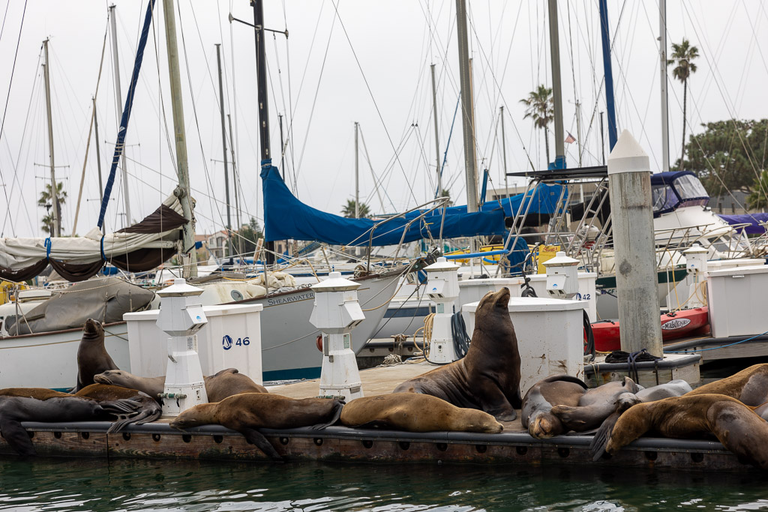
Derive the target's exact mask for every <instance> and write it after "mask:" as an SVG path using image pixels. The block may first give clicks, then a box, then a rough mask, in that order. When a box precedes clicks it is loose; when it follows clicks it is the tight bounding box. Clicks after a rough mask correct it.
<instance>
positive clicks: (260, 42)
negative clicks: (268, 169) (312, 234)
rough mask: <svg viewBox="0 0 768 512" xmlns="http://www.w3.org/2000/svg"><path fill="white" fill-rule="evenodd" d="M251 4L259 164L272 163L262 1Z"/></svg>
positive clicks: (270, 253)
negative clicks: (257, 111) (257, 110)
mask: <svg viewBox="0 0 768 512" xmlns="http://www.w3.org/2000/svg"><path fill="white" fill-rule="evenodd" d="M251 5H253V24H254V25H255V28H256V30H254V34H255V37H256V69H257V83H258V85H257V95H258V101H259V141H260V142H261V166H262V167H264V166H266V165H271V164H272V153H271V151H270V148H269V104H268V103H267V58H266V51H265V48H264V37H263V35H264V3H263V2H262V0H251ZM266 247H267V263H268V264H272V263H274V262H275V252H274V251H275V243H274V242H267V243H266Z"/></svg>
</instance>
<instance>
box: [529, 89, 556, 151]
mask: <svg viewBox="0 0 768 512" xmlns="http://www.w3.org/2000/svg"><path fill="white" fill-rule="evenodd" d="M520 103H522V104H524V105H525V106H526V107H527V108H526V109H525V115H524V116H523V119H527V118H529V117H530V118H531V119H533V125H534V126H535V127H536V128H541V129H542V131H543V132H544V145H545V147H546V150H547V162H549V137H547V126H549V123H551V122H552V121H554V120H555V100H554V98H553V97H552V89H548V88H547V87H545V86H544V85H539V87H538V88H537V89H536V90H535V91H531V92H530V93H529V94H528V97H527V98H523V99H522V100H520Z"/></svg>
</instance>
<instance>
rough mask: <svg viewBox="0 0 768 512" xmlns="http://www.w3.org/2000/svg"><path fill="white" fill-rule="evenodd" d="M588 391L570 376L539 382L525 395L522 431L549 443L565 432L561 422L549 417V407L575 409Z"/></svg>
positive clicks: (578, 380) (553, 376)
mask: <svg viewBox="0 0 768 512" xmlns="http://www.w3.org/2000/svg"><path fill="white" fill-rule="evenodd" d="M586 391H587V385H586V384H584V382H583V381H582V380H581V379H577V378H576V377H572V376H570V375H564V374H557V375H550V376H549V377H547V378H545V379H542V380H540V381H539V382H537V383H536V384H534V385H533V386H531V389H529V390H528V392H527V393H526V394H525V398H523V407H522V411H521V417H520V420H521V423H522V425H523V428H526V429H528V433H529V434H530V435H531V436H532V437H535V438H536V439H549V438H550V437H554V436H559V435H560V434H564V433H565V432H566V429H565V426H564V425H563V423H562V422H561V421H560V418H558V417H557V416H555V415H554V414H552V407H553V406H556V405H568V406H571V407H575V406H577V405H579V400H581V397H582V396H584V393H586Z"/></svg>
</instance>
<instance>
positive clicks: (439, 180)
mask: <svg viewBox="0 0 768 512" xmlns="http://www.w3.org/2000/svg"><path fill="white" fill-rule="evenodd" d="M429 69H430V71H431V72H432V115H433V118H434V120H435V162H436V164H435V165H436V167H435V169H436V170H437V194H435V197H438V196H440V195H441V194H442V193H443V177H442V175H441V173H440V133H439V131H438V127H437V88H436V87H435V65H434V64H431V65H430V66H429Z"/></svg>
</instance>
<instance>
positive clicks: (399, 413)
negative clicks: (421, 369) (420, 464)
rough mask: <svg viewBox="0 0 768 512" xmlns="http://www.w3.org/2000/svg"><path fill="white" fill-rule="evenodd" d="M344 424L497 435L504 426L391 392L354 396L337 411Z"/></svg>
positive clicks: (418, 397) (466, 411)
mask: <svg viewBox="0 0 768 512" xmlns="http://www.w3.org/2000/svg"><path fill="white" fill-rule="evenodd" d="M340 420H341V424H342V425H344V426H347V427H358V428H384V429H393V430H405V431H408V432H442V431H449V432H481V433H486V434H498V433H499V432H501V431H502V430H503V429H504V427H503V426H502V425H501V423H499V422H497V421H496V419H495V418H494V417H493V416H491V415H490V414H488V413H486V412H483V411H479V410H477V409H463V408H460V407H456V406H455V405H453V404H449V403H448V402H446V401H445V400H442V399H440V398H437V397H434V396H431V395H423V394H420V393H392V394H389V395H377V396H370V397H362V398H356V399H355V400H352V401H351V402H349V403H348V404H346V405H345V406H344V408H343V409H342V411H341V418H340Z"/></svg>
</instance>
